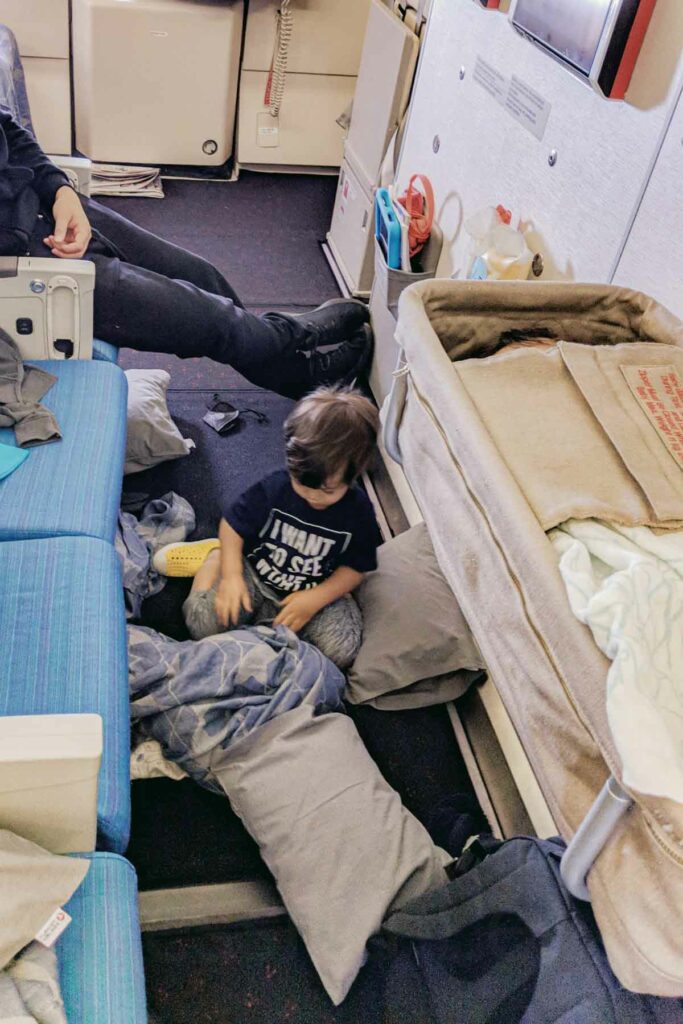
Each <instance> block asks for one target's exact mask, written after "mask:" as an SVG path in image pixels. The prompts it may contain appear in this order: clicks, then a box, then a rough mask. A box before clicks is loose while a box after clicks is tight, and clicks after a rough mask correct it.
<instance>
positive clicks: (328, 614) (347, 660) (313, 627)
mask: <svg viewBox="0 0 683 1024" xmlns="http://www.w3.org/2000/svg"><path fill="white" fill-rule="evenodd" d="M300 636H301V639H302V640H306V642H307V643H309V644H313V646H314V647H317V648H318V650H319V651H320V652H321V653H322V654H324V655H325V656H326V657H328V658H329V659H330V661H333V662H334V664H335V665H336V666H337V667H338V668H341V669H346V668H348V667H349V665H352V664H353V662H354V661H355V659H356V655H357V654H358V651H359V650H360V645H361V641H362V639H363V616H362V614H361V610H360V608H359V607H358V605H357V604H356V602H355V601H354V599H353V598H352V597H351V595H350V594H346V595H345V596H344V597H340V598H339V600H338V601H333V602H332V604H328V605H327V606H326V607H325V608H323V609H322V610H321V611H319V612H318V614H317V615H314V616H313V618H312V619H311V621H310V622H309V623H307V624H306V625H305V626H304V628H303V629H302V630H301V634H300Z"/></svg>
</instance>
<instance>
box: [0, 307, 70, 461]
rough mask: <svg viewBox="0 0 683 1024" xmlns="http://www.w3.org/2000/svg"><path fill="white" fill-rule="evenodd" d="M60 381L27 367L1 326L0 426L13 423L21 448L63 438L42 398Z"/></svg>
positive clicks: (39, 370) (34, 368)
mask: <svg viewBox="0 0 683 1024" xmlns="http://www.w3.org/2000/svg"><path fill="white" fill-rule="evenodd" d="M56 380H57V378H56V377H53V375H52V374H51V373H48V372H47V371H46V370H41V369H39V368H38V367H37V366H25V365H24V362H23V360H22V358H21V353H20V351H19V349H18V347H17V345H16V343H15V341H14V340H13V339H12V338H10V336H9V334H7V333H6V332H5V331H3V330H2V328H1V327H0V427H11V426H14V436H15V437H16V439H17V444H18V445H19V447H20V448H32V447H34V446H35V445H39V444H48V443H49V442H50V441H59V440H61V437H62V435H61V432H60V429H59V426H58V424H57V421H56V419H55V418H54V416H53V415H52V413H51V412H50V410H49V409H46V408H45V406H43V405H40V404H39V402H40V399H41V398H42V397H43V395H44V394H45V393H46V392H47V391H49V390H50V388H51V387H52V385H53V384H54V382H55V381H56Z"/></svg>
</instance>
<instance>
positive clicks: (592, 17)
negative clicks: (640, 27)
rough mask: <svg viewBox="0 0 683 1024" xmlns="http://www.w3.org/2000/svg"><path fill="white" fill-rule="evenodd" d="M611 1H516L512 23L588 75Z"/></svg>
mask: <svg viewBox="0 0 683 1024" xmlns="http://www.w3.org/2000/svg"><path fill="white" fill-rule="evenodd" d="M610 6H611V0H518V2H517V6H516V8H515V11H514V14H513V23H514V24H515V25H516V26H517V27H518V28H519V29H521V31H522V32H528V33H529V34H530V35H532V36H534V37H535V38H536V39H537V40H538V41H539V42H540V43H543V45H544V46H547V47H548V49H549V50H552V51H553V53H556V54H557V56H558V57H561V58H562V59H563V60H566V61H567V62H568V63H569V64H573V65H574V67H575V68H578V70H579V71H582V72H583V73H584V74H585V75H588V74H589V72H590V70H591V67H592V66H593V61H594V60H595V54H596V51H597V49H598V45H599V43H600V37H601V35H602V31H603V29H604V27H605V22H606V20H607V15H608V14H609V9H610Z"/></svg>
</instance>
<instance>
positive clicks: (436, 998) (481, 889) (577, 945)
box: [380, 836, 683, 1024]
mask: <svg viewBox="0 0 683 1024" xmlns="http://www.w3.org/2000/svg"><path fill="white" fill-rule="evenodd" d="M563 853H564V844H563V843H562V842H561V840H559V839H557V840H537V839H531V838H519V839H510V840H508V841H506V842H498V841H497V840H494V839H493V838H492V837H490V836H481V837H479V839H477V840H475V842H474V844H473V845H472V846H470V847H469V848H468V850H467V851H466V852H465V854H464V855H463V856H462V857H461V858H460V859H459V860H458V861H457V862H456V864H455V866H454V867H455V877H452V879H451V881H450V882H449V883H448V884H447V885H446V886H444V887H443V889H439V890H436V891H434V892H431V893H428V894H427V895H425V896H422V897H420V898H419V899H417V900H415V901H413V902H412V903H411V904H409V905H408V906H407V907H405V908H403V909H402V910H400V911H396V912H395V913H393V914H391V915H390V916H389V917H388V918H387V920H386V921H385V922H384V928H383V937H382V940H381V941H380V945H382V946H383V956H384V957H387V958H388V962H387V960H385V970H386V975H385V978H386V989H385V1004H384V1021H385V1024H682V1022H683V1000H678V999H660V998H656V997H652V996H641V995H637V994H634V993H632V992H628V991H626V990H625V989H624V988H622V986H621V985H620V984H619V982H618V981H617V979H616V978H615V976H614V974H613V973H612V971H611V969H610V967H609V964H608V962H607V957H606V955H605V951H604V949H603V946H602V943H601V940H600V935H599V932H598V930H597V927H596V924H595V920H594V918H593V915H592V912H591V908H590V904H589V903H582V902H580V901H578V900H576V899H574V897H572V896H571V895H570V893H569V892H568V891H567V889H566V888H565V886H564V884H563V882H562V878H561V876H560V860H561V857H562V854H563Z"/></svg>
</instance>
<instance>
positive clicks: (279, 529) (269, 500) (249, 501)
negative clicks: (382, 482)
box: [225, 469, 381, 595]
mask: <svg viewBox="0 0 683 1024" xmlns="http://www.w3.org/2000/svg"><path fill="white" fill-rule="evenodd" d="M225 518H226V520H227V521H228V523H229V524H230V526H232V528H233V530H235V532H236V533H238V534H239V535H240V537H241V538H242V540H243V541H244V555H245V557H246V559H247V561H248V562H249V564H250V565H251V567H252V569H253V570H254V572H255V573H256V575H257V576H258V577H259V579H260V580H261V581H262V582H263V583H264V584H265V585H266V586H267V587H270V588H271V589H272V590H274V591H276V592H277V593H278V594H280V595H284V594H291V593H293V592H294V591H296V590H309V589H310V588H311V587H315V586H317V585H318V584H319V583H322V582H323V580H326V579H327V578H328V576H331V575H332V573H333V572H334V570H335V569H337V568H338V567H339V566H340V565H345V566H348V567H349V568H350V569H355V570H356V572H371V571H372V570H373V569H376V568H377V545H378V544H379V543H380V540H381V538H380V535H379V528H378V526H377V521H376V519H375V513H374V510H373V508H372V505H371V503H370V499H369V498H368V496H367V495H366V494H365V492H364V491H363V490H361V488H360V487H358V486H356V485H354V486H353V487H350V488H349V490H348V491H347V492H346V494H345V495H344V497H343V498H342V499H341V500H340V501H337V502H336V503H335V504H334V505H331V506H330V507H329V508H326V509H323V510H322V511H320V510H318V509H315V508H311V506H310V505H309V504H308V502H306V501H304V499H303V498H300V497H299V495H298V494H297V493H296V492H295V491H294V489H293V487H292V485H291V483H290V480H289V474H288V473H287V471H286V470H284V469H282V470H278V471H277V472H275V473H271V475H270V476H267V477H266V478H265V480H261V481H260V483H258V484H255V485H254V486H253V487H250V488H249V490H248V491H245V492H244V494H243V495H242V496H241V497H240V498H238V499H237V501H236V502H235V503H234V504H233V505H231V507H230V508H229V509H228V511H227V512H226V514H225Z"/></svg>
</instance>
